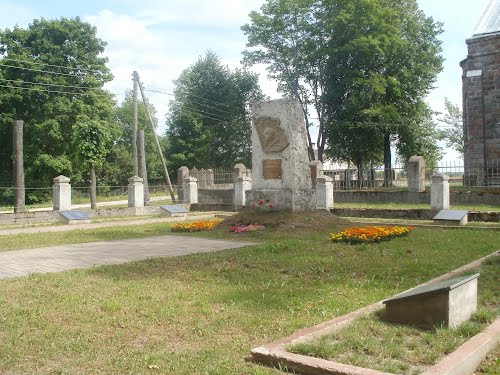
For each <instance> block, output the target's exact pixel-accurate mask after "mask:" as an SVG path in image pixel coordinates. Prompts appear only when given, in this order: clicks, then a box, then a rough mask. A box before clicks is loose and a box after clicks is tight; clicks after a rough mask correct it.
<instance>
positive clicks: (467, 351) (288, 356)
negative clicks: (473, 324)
mask: <svg viewBox="0 0 500 375" xmlns="http://www.w3.org/2000/svg"><path fill="white" fill-rule="evenodd" d="M491 256H500V250H498V251H495V252H494V253H492V254H490V255H487V256H485V257H483V258H481V259H478V260H476V261H474V262H471V263H469V264H467V265H465V266H462V267H459V268H457V269H455V270H453V271H450V272H448V273H446V274H444V275H441V276H439V277H436V278H434V279H432V280H430V281H428V282H426V283H423V284H420V285H418V286H423V285H427V284H430V283H435V282H438V281H443V280H445V279H448V278H451V277H453V276H456V275H457V274H460V273H462V272H464V271H467V270H471V269H474V268H477V267H479V266H480V265H481V263H482V262H483V261H484V260H485V259H487V258H489V257H491ZM402 293H404V292H402ZM382 307H383V303H382V301H379V302H376V303H373V304H371V305H368V306H365V307H363V308H361V309H358V310H356V311H353V312H351V313H348V314H346V315H343V316H340V317H337V318H335V319H332V320H329V321H326V322H323V323H320V324H318V325H315V326H313V327H309V328H305V329H302V330H300V331H297V332H295V333H293V334H292V335H290V336H288V337H285V338H283V339H279V340H276V341H273V342H271V343H269V344H265V345H264V346H261V347H257V348H254V349H252V350H251V358H252V360H254V361H256V362H260V363H262V364H265V365H268V366H275V367H279V368H286V369H287V370H288V371H294V372H296V373H299V374H304V375H320V374H321V375H389V373H387V372H380V371H376V370H373V369H368V368H362V367H357V366H351V365H346V364H342V363H337V362H333V361H328V360H325V359H321V358H315V357H309V356H304V355H299V354H294V353H290V352H287V351H286V347H287V346H288V345H291V344H297V343H301V342H307V341H312V340H315V339H317V338H319V337H321V336H324V335H327V334H330V333H333V332H334V331H336V330H338V329H339V328H342V327H343V326H346V325H348V324H349V323H351V322H352V321H353V320H354V319H356V318H357V317H359V316H360V315H364V314H367V313H369V312H371V311H374V310H377V309H379V308H382ZM499 343H500V319H497V320H496V321H495V322H494V323H493V324H491V325H489V326H488V327H487V328H486V329H485V330H483V331H482V332H481V333H479V334H477V335H476V336H474V337H472V338H471V339H470V340H468V341H466V342H465V343H464V344H462V345H461V346H460V347H459V348H457V349H456V350H455V351H454V352H452V353H451V354H449V355H447V356H446V357H444V358H443V359H442V360H440V361H439V362H438V363H437V364H436V365H434V366H432V367H431V368H429V369H428V370H426V372H424V373H423V374H422V375H471V374H472V373H473V371H474V370H475V369H476V368H477V366H478V365H479V364H480V363H481V362H482V361H483V360H484V358H485V357H486V355H487V354H488V353H489V352H490V351H491V350H493V349H494V348H495V347H496V346H497V345H498V344H499Z"/></svg>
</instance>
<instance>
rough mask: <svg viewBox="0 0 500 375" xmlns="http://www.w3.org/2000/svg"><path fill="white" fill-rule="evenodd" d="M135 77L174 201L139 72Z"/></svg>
mask: <svg viewBox="0 0 500 375" xmlns="http://www.w3.org/2000/svg"><path fill="white" fill-rule="evenodd" d="M135 74H136V77H137V85H138V86H139V90H140V91H141V96H142V101H143V102H144V107H145V108H146V113H147V115H148V119H149V123H150V125H151V130H152V131H153V137H154V139H155V144H156V150H157V151H158V154H159V155H160V161H161V165H162V166H163V174H164V175H165V180H166V181H167V185H168V190H169V192H170V197H171V198H172V202H175V193H174V189H173V188H172V183H171V182H170V176H169V175H168V170H167V163H165V158H164V157H163V152H162V151H161V146H160V142H159V141H158V137H157V136H156V129H155V125H154V122H153V117H151V113H150V112H149V107H148V102H147V99H146V95H144V88H143V87H142V83H141V80H140V79H139V74H138V73H137V72H135Z"/></svg>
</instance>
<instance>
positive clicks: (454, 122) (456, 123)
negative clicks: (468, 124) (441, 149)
mask: <svg viewBox="0 0 500 375" xmlns="http://www.w3.org/2000/svg"><path fill="white" fill-rule="evenodd" d="M444 106H445V110H446V112H445V113H444V117H442V118H440V119H439V122H441V123H442V124H444V126H445V127H446V129H445V130H441V131H440V132H439V135H440V138H441V139H444V140H445V141H446V146H447V147H450V148H452V149H454V150H455V151H458V152H459V153H460V155H462V156H463V155H464V147H465V146H464V127H463V117H462V111H461V110H460V107H459V106H458V105H455V104H453V103H452V102H451V101H450V100H448V98H444Z"/></svg>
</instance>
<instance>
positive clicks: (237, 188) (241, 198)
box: [234, 175, 252, 210]
mask: <svg viewBox="0 0 500 375" xmlns="http://www.w3.org/2000/svg"><path fill="white" fill-rule="evenodd" d="M250 189H252V179H251V178H249V177H247V176H246V175H243V176H242V177H235V178H234V208H235V210H239V209H240V208H242V207H244V206H245V202H246V192H247V190H250Z"/></svg>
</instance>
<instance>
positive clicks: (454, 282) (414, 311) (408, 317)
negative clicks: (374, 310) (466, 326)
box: [383, 273, 479, 329]
mask: <svg viewBox="0 0 500 375" xmlns="http://www.w3.org/2000/svg"><path fill="white" fill-rule="evenodd" d="M478 277H479V273H476V274H473V275H469V276H462V277H456V278H453V279H450V280H446V281H443V282H440V283H436V284H432V285H425V286H421V287H418V288H414V289H411V290H409V291H407V292H405V293H402V294H400V295H397V296H395V297H392V298H389V299H387V300H385V301H384V302H383V303H384V304H385V307H386V308H385V312H384V319H385V320H386V321H388V322H392V323H400V324H408V325H412V326H416V327H419V328H424V329H431V328H432V327H435V326H438V325H443V326H446V327H456V326H458V325H460V324H461V323H462V322H464V321H466V320H468V319H469V318H470V316H471V315H472V313H474V311H476V308H477V278H478Z"/></svg>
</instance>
